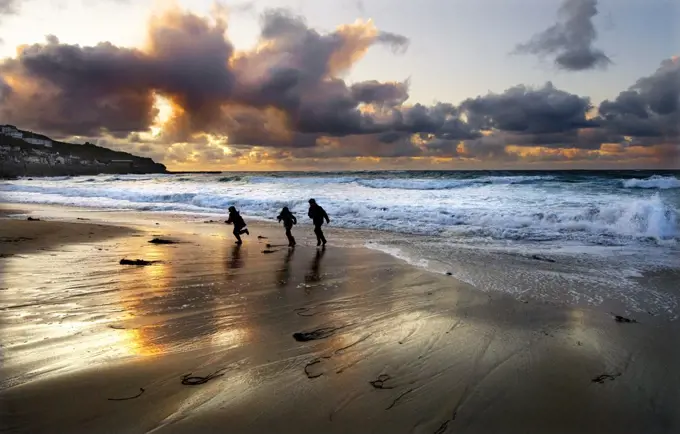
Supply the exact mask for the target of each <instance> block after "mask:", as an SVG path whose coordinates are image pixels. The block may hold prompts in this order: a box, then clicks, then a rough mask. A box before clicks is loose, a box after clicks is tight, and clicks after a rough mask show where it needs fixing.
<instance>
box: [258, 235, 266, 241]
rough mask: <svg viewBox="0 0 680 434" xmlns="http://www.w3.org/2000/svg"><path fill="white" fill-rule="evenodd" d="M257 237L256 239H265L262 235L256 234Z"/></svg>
mask: <svg viewBox="0 0 680 434" xmlns="http://www.w3.org/2000/svg"><path fill="white" fill-rule="evenodd" d="M257 239H258V240H266V239H267V237H263V236H262V235H258V236H257Z"/></svg>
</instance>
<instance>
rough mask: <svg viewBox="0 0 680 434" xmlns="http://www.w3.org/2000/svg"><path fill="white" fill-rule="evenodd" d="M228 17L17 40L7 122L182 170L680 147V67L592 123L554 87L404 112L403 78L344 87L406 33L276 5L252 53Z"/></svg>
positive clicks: (639, 87)
mask: <svg viewBox="0 0 680 434" xmlns="http://www.w3.org/2000/svg"><path fill="white" fill-rule="evenodd" d="M0 1H1V0H0ZM227 17H228V14H227V13H226V11H225V10H224V8H219V7H216V8H215V9H214V12H213V15H212V16H211V17H207V18H206V17H199V16H197V15H194V14H192V13H187V12H184V11H181V10H179V9H172V10H170V11H168V12H166V13H164V14H162V15H159V16H156V17H154V18H152V19H151V20H150V24H149V28H148V35H147V41H146V44H145V45H144V46H143V47H141V48H126V47H118V46H115V45H112V44H110V43H107V42H103V43H100V44H98V45H95V46H89V47H82V46H78V45H69V44H63V43H61V42H60V41H59V40H58V39H57V38H56V37H55V36H48V37H47V40H46V42H45V43H42V44H34V45H27V46H23V47H20V48H19V49H18V52H17V56H16V57H14V58H8V59H4V60H3V61H0V119H2V120H3V121H5V122H9V123H13V124H16V125H18V126H21V127H22V128H25V129H29V130H34V131H40V132H43V133H46V134H49V135H53V136H55V137H56V138H65V137H74V136H77V137H80V138H82V139H87V140H89V141H92V142H97V143H100V144H103V145H106V146H112V147H114V148H116V149H127V150H131V151H134V152H138V153H140V154H142V155H145V156H151V157H153V158H155V159H158V160H161V161H163V162H165V163H171V164H176V165H185V166H186V167H191V166H192V165H194V166H196V167H199V166H200V167H205V166H206V165H213V166H211V167H223V166H224V167H231V165H238V164H255V163H257V164H265V165H272V164H275V163H279V164H284V163H285V164H290V165H291V166H294V165H295V164H296V163H294V161H296V160H298V159H300V160H305V161H313V162H318V161H320V160H323V159H336V160H338V161H348V160H351V159H357V161H359V160H360V161H361V162H362V164H369V162H373V163H376V162H379V161H380V159H398V160H399V161H400V162H403V163H404V164H405V162H406V161H408V160H409V159H412V160H414V161H435V162H437V164H443V163H442V162H445V161H449V162H450V161H451V160H452V159H456V160H458V161H465V162H466V163H470V164H483V163H484V162H496V163H499V162H500V163H503V164H505V163H514V162H517V161H519V160H521V161H527V159H535V160H537V161H538V160H540V159H541V158H544V159H546V161H548V160H549V161H557V160H559V161H567V160H569V159H570V158H576V156H578V158H581V157H584V158H585V157H588V156H590V157H592V158H595V157H594V156H596V155H600V154H602V155H604V154H606V155H607V158H615V157H616V156H621V155H624V154H626V153H627V152H628V148H632V147H635V148H636V149H638V150H640V149H654V150H655V151H649V152H647V151H645V152H647V153H643V152H642V151H639V155H643V154H644V155H645V158H648V159H649V160H650V161H652V160H653V159H655V158H657V159H660V158H662V156H668V155H670V154H672V153H673V152H674V150H676V149H677V147H674V146H675V144H676V143H677V132H678V93H679V90H678V83H679V82H680V81H679V80H678V78H679V77H678V64H677V61H668V62H665V63H664V64H663V65H662V67H661V68H660V69H659V71H657V72H656V73H655V74H653V75H652V76H650V77H647V78H644V79H641V80H640V81H639V82H638V83H637V84H635V85H634V86H633V87H631V89H629V90H628V91H626V92H623V93H622V94H621V95H619V97H618V98H616V100H614V101H611V102H610V101H605V102H604V103H602V104H601V105H600V108H599V109H600V114H599V115H598V114H597V113H596V110H595V109H594V108H593V107H592V104H591V102H590V99H589V98H587V97H583V96H579V95H574V94H571V93H568V92H566V91H563V90H559V89H557V88H555V87H554V86H553V85H552V84H551V83H547V84H546V85H544V86H543V87H537V88H534V87H527V86H522V85H520V86H515V87H512V88H510V89H507V90H506V91H504V92H502V93H489V94H487V95H484V96H479V97H476V98H470V99H467V100H465V101H463V102H462V103H460V104H451V103H445V102H441V103H436V104H433V105H423V104H408V98H409V81H408V80H406V81H403V82H379V81H376V80H366V81H360V82H353V83H347V82H346V81H345V79H344V78H343V77H346V73H347V72H348V71H349V70H350V69H351V68H352V67H353V66H354V65H355V64H356V62H357V61H359V60H360V59H361V58H362V57H363V56H364V55H365V54H366V53H367V51H368V50H369V49H371V48H372V47H383V48H385V47H386V48H388V49H391V50H393V51H395V52H401V51H403V50H405V49H406V48H407V47H408V42H409V41H408V39H407V38H406V37H404V36H401V35H396V34H394V33H389V32H383V31H380V30H378V29H377V28H376V27H375V26H374V25H373V23H372V22H370V21H368V22H363V21H357V22H355V23H353V24H348V25H343V26H340V27H338V28H336V29H334V30H333V31H330V32H319V31H317V30H315V29H312V28H310V27H309V26H308V25H307V24H306V22H305V20H304V19H303V18H301V17H299V16H296V15H294V14H291V13H290V12H289V11H286V10H278V9H277V10H267V11H265V12H264V13H263V14H262V15H261V32H260V35H259V40H258V43H257V45H256V47H255V48H253V49H251V50H247V51H239V50H236V49H235V47H234V46H233V45H232V43H231V42H230V41H229V40H228V39H227V37H226V31H227ZM573 25H574V24H570V26H573ZM588 49H591V47H590V45H588ZM159 101H161V102H162V104H161V103H159ZM97 138H99V139H97ZM78 140H81V139H78ZM662 145H663V146H664V147H663V150H662V148H660V147H659V146H662ZM616 146H619V147H616ZM626 155H627V154H626ZM664 158H665V157H664ZM315 164H316V163H315ZM371 164H372V163H371ZM376 164H377V163H376ZM400 164H401V163H400Z"/></svg>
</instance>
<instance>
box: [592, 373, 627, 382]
mask: <svg viewBox="0 0 680 434" xmlns="http://www.w3.org/2000/svg"><path fill="white" fill-rule="evenodd" d="M620 376H621V373H620V372H617V373H616V374H601V375H598V376H597V377H595V378H593V379H592V380H590V381H592V382H593V383H598V384H604V382H605V381H607V380H609V381H614V380H615V379H616V377H620Z"/></svg>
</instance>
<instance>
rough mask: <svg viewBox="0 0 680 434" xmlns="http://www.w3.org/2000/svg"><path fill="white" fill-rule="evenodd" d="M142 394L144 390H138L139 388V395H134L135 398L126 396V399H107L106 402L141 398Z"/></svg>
mask: <svg viewBox="0 0 680 434" xmlns="http://www.w3.org/2000/svg"><path fill="white" fill-rule="evenodd" d="M143 393H144V389H142V388H141V387H140V388H139V393H138V394H136V395H135V396H128V397H127V398H108V400H109V401H128V400H130V399H135V398H139V397H140V396H142V394H143Z"/></svg>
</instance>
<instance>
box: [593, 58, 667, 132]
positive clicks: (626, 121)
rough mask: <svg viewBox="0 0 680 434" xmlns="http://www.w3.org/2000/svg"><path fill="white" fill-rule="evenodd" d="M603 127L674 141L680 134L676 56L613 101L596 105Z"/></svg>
mask: <svg viewBox="0 0 680 434" xmlns="http://www.w3.org/2000/svg"><path fill="white" fill-rule="evenodd" d="M599 111H600V115H601V116H602V117H603V118H604V119H605V120H606V127H607V128H608V129H609V130H611V131H614V132H616V133H618V134H623V135H627V136H638V137H650V138H656V139H663V140H666V141H669V142H670V141H674V142H678V140H679V139H678V137H679V136H680V59H678V58H677V57H675V58H673V59H670V60H666V61H664V62H663V63H662V64H661V66H660V67H659V69H658V70H657V71H656V72H655V73H654V74H652V75H650V76H649V77H644V78H641V79H639V80H638V81H637V83H635V85H633V86H632V87H631V88H630V89H628V90H626V91H624V92H621V93H620V94H619V95H618V97H617V98H616V99H615V100H614V101H604V102H603V103H602V104H600V110H599Z"/></svg>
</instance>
